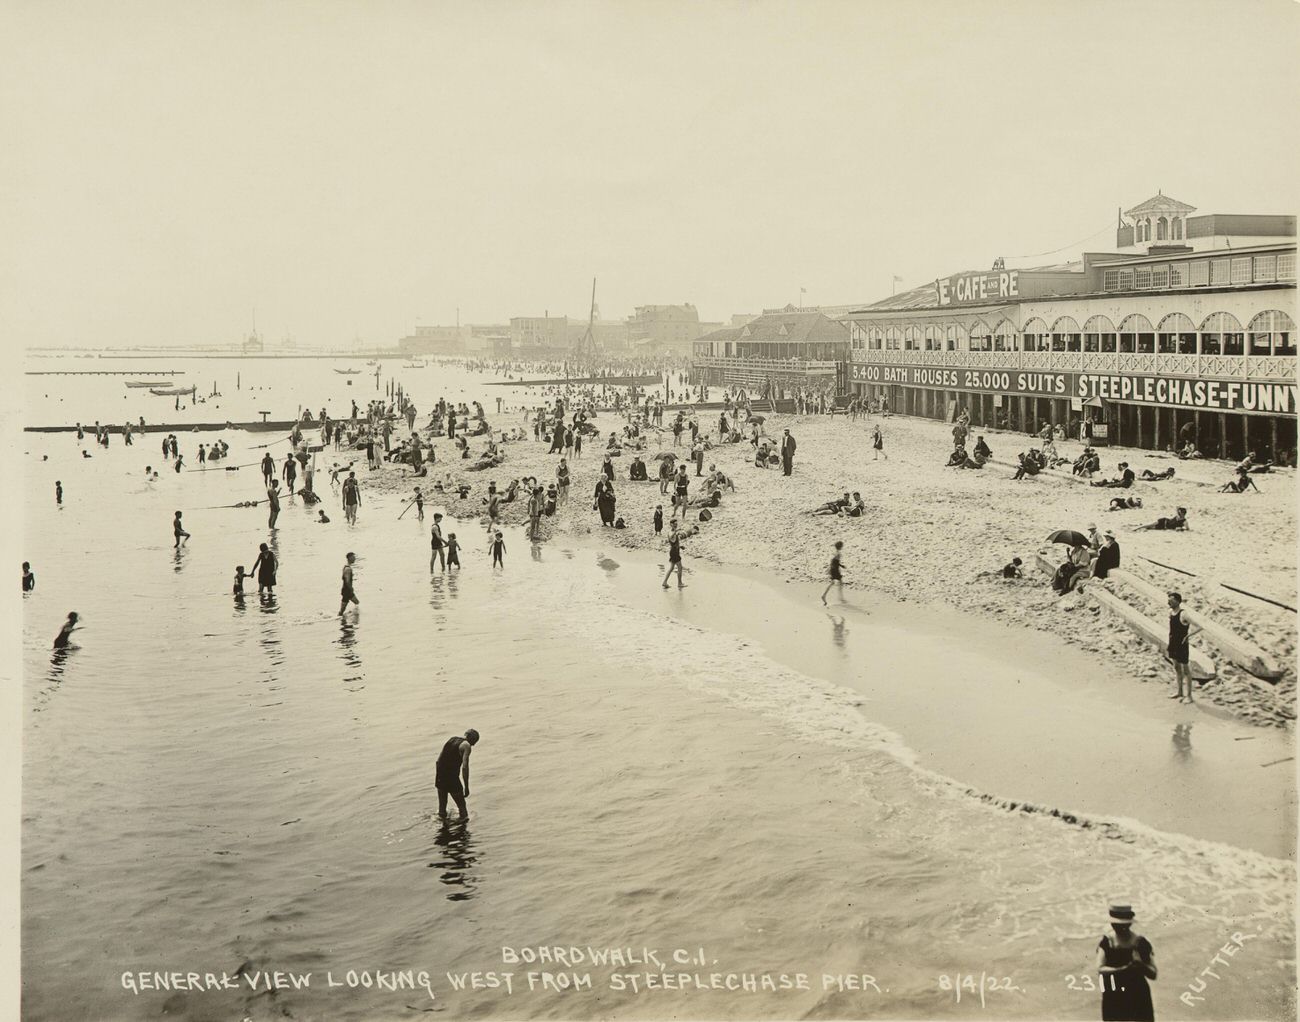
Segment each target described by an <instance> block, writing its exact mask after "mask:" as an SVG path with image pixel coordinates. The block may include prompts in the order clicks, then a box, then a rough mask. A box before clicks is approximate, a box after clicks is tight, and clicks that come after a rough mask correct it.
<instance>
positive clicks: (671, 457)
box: [651, 451, 677, 461]
mask: <svg viewBox="0 0 1300 1022" xmlns="http://www.w3.org/2000/svg"><path fill="white" fill-rule="evenodd" d="M651 460H652V461H676V460H677V455H675V454H674V453H673V452H672V451H660V452H659V453H658V454H656V455H655V456H654V458H652V459H651Z"/></svg>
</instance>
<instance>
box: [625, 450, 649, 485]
mask: <svg viewBox="0 0 1300 1022" xmlns="http://www.w3.org/2000/svg"><path fill="white" fill-rule="evenodd" d="M627 477H628V478H629V479H631V480H632V481H633V482H638V483H643V482H645V481H646V480H647V479H649V478H650V476H649V473H647V472H646V467H645V462H644V461H642V460H641V455H639V454H638V455H636V456H635V457H633V458H632V464H631V465H629V466H628V470H627Z"/></svg>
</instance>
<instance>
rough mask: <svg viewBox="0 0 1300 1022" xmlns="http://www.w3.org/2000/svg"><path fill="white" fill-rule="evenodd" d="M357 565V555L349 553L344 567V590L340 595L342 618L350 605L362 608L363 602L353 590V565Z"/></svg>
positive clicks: (340, 614)
mask: <svg viewBox="0 0 1300 1022" xmlns="http://www.w3.org/2000/svg"><path fill="white" fill-rule="evenodd" d="M356 563H357V555H356V554H354V553H352V552H351V551H349V552H348V555H347V563H346V564H344V565H343V588H342V590H341V592H340V594H339V595H340V596H341V597H342V602H341V603H340V604H339V616H342V615H343V613H344V612H345V611H346V610H347V609H348V604H349V603H351V604H354V605H355V606H357V607H360V606H361V601H360V600H358V599H357V594H356V593H355V592H354V591H353V589H352V565H354V564H356Z"/></svg>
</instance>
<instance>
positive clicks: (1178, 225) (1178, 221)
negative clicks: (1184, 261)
mask: <svg viewBox="0 0 1300 1022" xmlns="http://www.w3.org/2000/svg"><path fill="white" fill-rule="evenodd" d="M1182 240H1183V218H1182V217H1178V216H1176V217H1174V241H1182Z"/></svg>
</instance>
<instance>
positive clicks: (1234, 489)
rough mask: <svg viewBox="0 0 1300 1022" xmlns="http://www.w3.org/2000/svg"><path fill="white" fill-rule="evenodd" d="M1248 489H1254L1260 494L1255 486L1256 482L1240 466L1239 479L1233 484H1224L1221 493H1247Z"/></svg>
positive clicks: (1220, 488)
mask: <svg viewBox="0 0 1300 1022" xmlns="http://www.w3.org/2000/svg"><path fill="white" fill-rule="evenodd" d="M1248 489H1254V491H1255V492H1256V493H1258V492H1259V487H1258V486H1256V485H1255V480H1253V479H1252V478H1250V476H1249V475H1248V474H1247V473H1246V472H1244V471H1242V469H1241V468H1240V466H1239V467H1238V468H1237V478H1236V479H1234V480H1232V481H1231V482H1227V483H1224V484H1223V485H1222V486H1220V487H1219V492H1220V493H1245V492H1246V491H1247V490H1248Z"/></svg>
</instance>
